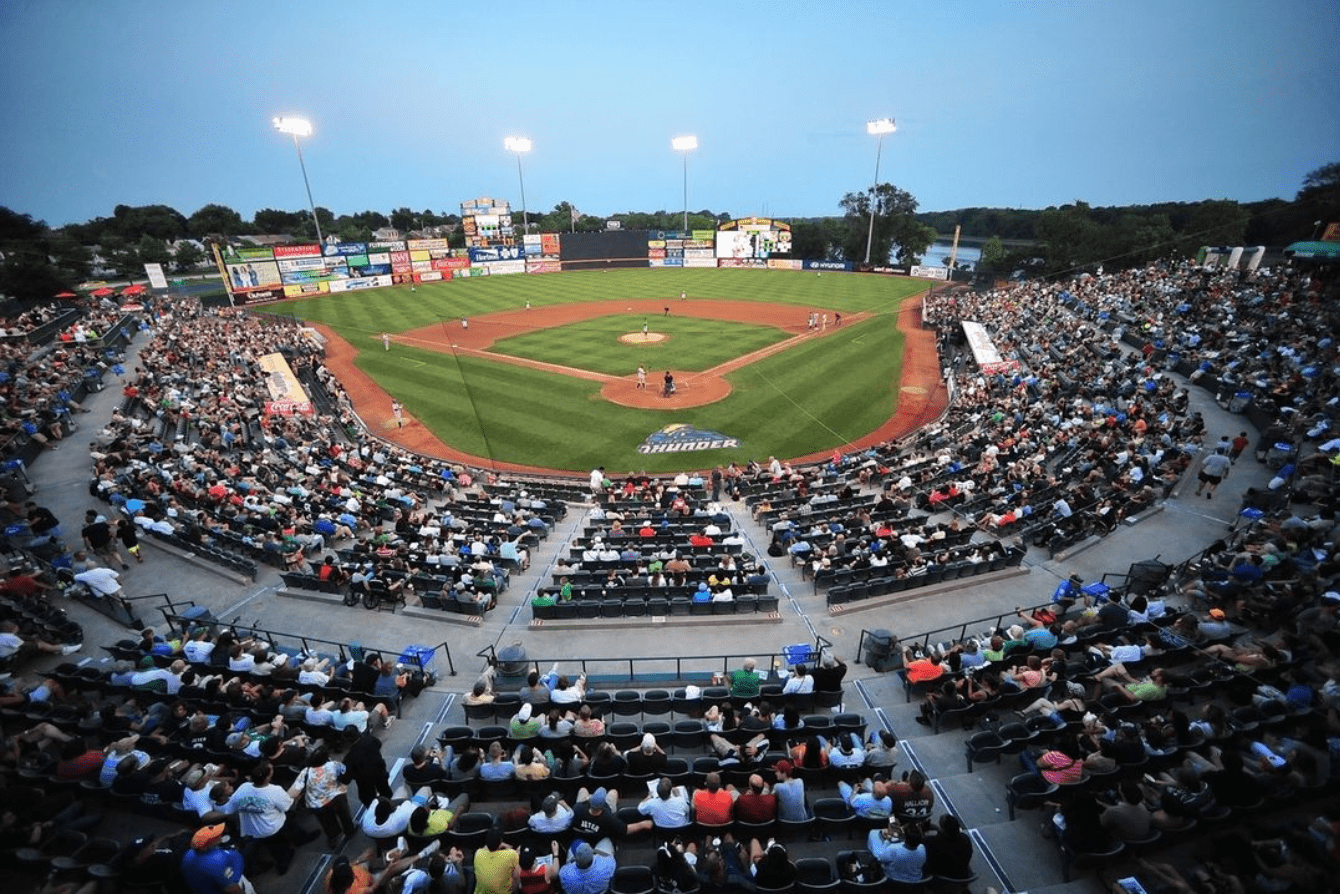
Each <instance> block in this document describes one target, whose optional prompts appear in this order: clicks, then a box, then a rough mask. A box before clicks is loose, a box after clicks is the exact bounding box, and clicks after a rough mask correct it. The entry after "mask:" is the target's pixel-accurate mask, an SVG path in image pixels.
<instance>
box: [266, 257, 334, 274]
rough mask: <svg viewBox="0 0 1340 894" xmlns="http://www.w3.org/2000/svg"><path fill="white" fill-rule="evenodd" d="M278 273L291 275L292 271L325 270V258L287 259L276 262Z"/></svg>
mask: <svg viewBox="0 0 1340 894" xmlns="http://www.w3.org/2000/svg"><path fill="white" fill-rule="evenodd" d="M277 263H278V264H279V272H280V273H292V272H293V271H294V270H325V269H326V259H325V258H287V259H285V260H283V261H278V262H277Z"/></svg>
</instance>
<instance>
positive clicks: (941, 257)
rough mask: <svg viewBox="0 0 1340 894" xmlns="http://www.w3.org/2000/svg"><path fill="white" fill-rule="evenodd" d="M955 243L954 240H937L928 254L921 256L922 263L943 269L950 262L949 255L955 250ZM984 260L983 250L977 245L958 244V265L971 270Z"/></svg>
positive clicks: (955, 261) (956, 262) (955, 260)
mask: <svg viewBox="0 0 1340 894" xmlns="http://www.w3.org/2000/svg"><path fill="white" fill-rule="evenodd" d="M953 247H954V242H953V240H952V239H945V240H937V241H936V242H934V243H932V244H931V247H930V248H928V249H926V253H925V254H924V255H922V256H921V263H922V264H924V265H926V266H927V267H943V266H945V262H946V261H947V260H949V253H950V252H951V251H952V250H953ZM981 259H982V250H981V249H980V248H978V247H977V246H975V245H964V244H963V243H962V242H960V243H959V244H958V255H957V257H955V259H954V263H955V264H958V265H964V264H966V265H968V268H969V269H972V268H974V267H976V266H977V262H978V261H980V260H981Z"/></svg>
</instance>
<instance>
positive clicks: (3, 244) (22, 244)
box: [0, 207, 80, 302]
mask: <svg viewBox="0 0 1340 894" xmlns="http://www.w3.org/2000/svg"><path fill="white" fill-rule="evenodd" d="M55 241H57V240H55V239H54V238H53V236H52V233H51V231H50V229H49V228H48V227H47V225H46V224H45V223H44V222H42V221H40V220H33V218H32V216H31V215H27V214H20V213H18V212H17V211H12V210H10V209H9V208H3V207H0V294H4V295H8V296H10V297H12V298H16V299H18V300H20V301H24V302H41V301H48V300H50V299H51V296H53V295H55V294H56V293H57V292H63V291H65V290H66V289H68V288H70V287H71V286H72V285H73V284H74V283H76V282H78V281H79V279H80V276H79V271H78V269H77V265H72V264H68V263H53V251H52V245H53V242H55ZM59 241H60V242H61V244H62V251H64V249H65V248H68V243H69V240H68V238H67V237H62V238H61V239H60V240H59Z"/></svg>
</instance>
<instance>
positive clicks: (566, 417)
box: [263, 269, 944, 472]
mask: <svg viewBox="0 0 1340 894" xmlns="http://www.w3.org/2000/svg"><path fill="white" fill-rule="evenodd" d="M927 287H928V283H926V282H925V281H922V280H913V279H907V278H901V277H889V276H868V275H853V274H841V273H829V274H828V275H818V274H816V273H815V272H813V271H785V270H729V269H725V270H717V269H704V270H696V269H673V270H668V269H646V270H641V269H639V270H627V269H624V270H617V269H616V270H609V271H585V272H569V273H560V274H545V275H514V276H490V277H480V278H470V279H460V280H452V281H447V282H440V283H420V284H418V285H416V286H414V287H411V286H408V285H405V286H396V287H394V288H390V289H380V290H376V291H353V292H345V293H339V294H327V295H322V296H319V297H315V298H308V299H302V300H294V301H286V302H280V303H277V304H273V305H268V306H266V307H264V308H263V310H264V312H267V313H275V314H282V315H286V316H296V317H298V318H300V319H302V320H304V321H306V322H308V323H310V324H312V325H314V326H316V327H317V328H318V329H320V330H321V331H322V332H323V333H324V334H325V335H326V336H327V338H328V340H329V341H328V347H327V358H326V364H327V366H328V367H330V368H331V371H332V372H334V373H335V374H336V376H337V377H339V378H340V380H341V382H342V383H343V384H344V386H345V389H346V391H347V392H348V394H349V396H350V399H351V400H352V401H353V404H354V407H355V409H356V410H357V411H358V413H359V415H360V416H361V417H362V418H363V420H364V421H365V422H366V423H367V424H368V426H369V427H370V428H371V429H372V430H373V431H374V432H375V433H377V434H379V435H382V436H384V437H386V438H388V439H389V440H392V441H396V442H398V443H401V444H403V445H404V446H406V447H409V448H411V449H414V450H417V451H419V452H422V453H425V454H429V455H433V456H438V457H443V458H448V459H459V460H461V461H466V462H471V463H474V464H478V465H480V466H484V467H489V468H499V469H520V470H527V471H536V472H543V471H555V472H584V471H586V470H589V469H590V468H592V467H593V466H597V465H603V466H605V467H606V468H607V469H609V470H610V471H611V472H614V471H616V470H617V471H634V470H643V469H645V470H647V471H649V472H664V471H670V470H677V469H683V468H702V467H709V466H712V465H716V464H719V463H726V462H730V461H739V462H743V461H747V460H749V459H758V460H765V459H766V458H767V457H768V456H770V455H775V456H778V457H781V458H805V457H815V456H824V455H827V454H829V453H831V452H832V451H834V450H837V449H840V450H850V449H853V448H855V447H858V446H864V445H867V444H870V443H876V442H878V441H880V440H884V439H887V438H888V437H893V436H897V435H898V434H902V433H904V432H905V431H909V430H911V429H913V428H915V427H917V426H918V425H921V424H923V423H924V422H925V421H928V420H929V419H931V418H934V416H935V415H937V414H938V412H939V407H941V406H943V402H944V395H943V389H942V388H941V386H940V382H939V375H938V363H937V361H936V358H935V344H934V338H933V336H932V335H931V334H930V333H929V332H928V331H926V330H923V329H921V327H920V294H921V293H922V292H923V291H925V289H926V288H927ZM639 366H641V367H642V368H643V369H644V370H645V379H646V387H645V388H640V387H638V367H639ZM667 373H669V375H670V376H672V377H673V380H674V389H673V393H671V394H669V395H668V396H667V395H666V393H665V392H666V388H665V377H666V374H667ZM393 399H394V400H398V401H400V403H402V404H403V406H404V412H403V414H402V416H403V422H401V421H400V420H397V419H396V417H395V415H394V414H393V413H392V406H391V402H392V400H393ZM705 446H706V447H707V448H708V449H701V448H703V447H705ZM694 448H697V449H694Z"/></svg>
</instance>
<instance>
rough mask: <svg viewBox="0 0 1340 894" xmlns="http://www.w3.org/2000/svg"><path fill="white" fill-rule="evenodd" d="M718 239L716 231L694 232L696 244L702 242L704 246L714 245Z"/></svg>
mask: <svg viewBox="0 0 1340 894" xmlns="http://www.w3.org/2000/svg"><path fill="white" fill-rule="evenodd" d="M716 238H717V231H716V230H694V231H693V241H694V242H701V243H703V244H704V245H712V244H713V243H714V242H716Z"/></svg>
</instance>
